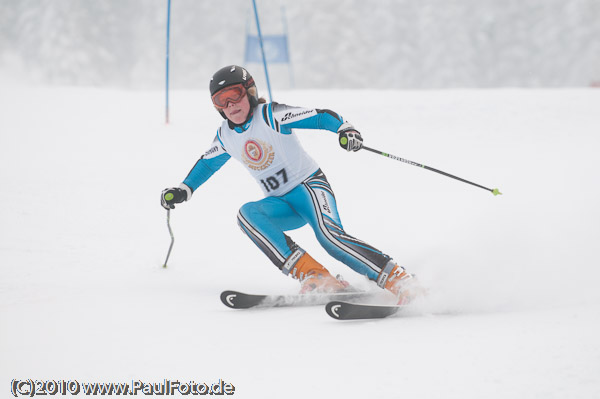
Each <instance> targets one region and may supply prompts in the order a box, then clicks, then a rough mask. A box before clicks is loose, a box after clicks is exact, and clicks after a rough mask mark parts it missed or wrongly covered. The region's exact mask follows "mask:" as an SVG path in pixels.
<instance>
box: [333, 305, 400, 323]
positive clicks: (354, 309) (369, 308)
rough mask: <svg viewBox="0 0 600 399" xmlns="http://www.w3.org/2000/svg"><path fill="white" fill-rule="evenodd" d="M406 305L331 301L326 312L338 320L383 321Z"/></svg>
mask: <svg viewBox="0 0 600 399" xmlns="http://www.w3.org/2000/svg"><path fill="white" fill-rule="evenodd" d="M405 306H406V305H367V304H359V303H349V302H344V301H331V302H329V303H327V305H325V311H326V312H327V314H328V315H329V316H331V317H333V318H334V319H336V320H358V319H383V318H384V317H388V316H391V315H393V314H395V313H397V312H399V311H400V310H402V309H404V308H405Z"/></svg>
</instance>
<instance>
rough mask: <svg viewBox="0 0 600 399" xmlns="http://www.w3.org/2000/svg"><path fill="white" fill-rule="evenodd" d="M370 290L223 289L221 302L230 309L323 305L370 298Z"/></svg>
mask: <svg viewBox="0 0 600 399" xmlns="http://www.w3.org/2000/svg"><path fill="white" fill-rule="evenodd" d="M374 295H375V294H373V293H370V292H363V291H357V292H342V293H335V294H295V295H294V294H292V295H255V294H245V293H243V292H239V291H223V292H222V293H221V302H223V304H224V305H225V306H227V307H229V308H232V309H250V308H273V307H283V306H315V305H325V304H326V303H328V302H331V301H351V300H361V299H366V298H371V297H373V296H374Z"/></svg>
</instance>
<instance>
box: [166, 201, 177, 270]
mask: <svg viewBox="0 0 600 399" xmlns="http://www.w3.org/2000/svg"><path fill="white" fill-rule="evenodd" d="M167 227H168V228H169V234H170V235H171V245H169V252H167V259H165V263H164V264H163V268H166V267H167V262H168V261H169V256H170V255H171V249H173V243H174V242H175V236H174V235H173V230H171V210H170V209H167Z"/></svg>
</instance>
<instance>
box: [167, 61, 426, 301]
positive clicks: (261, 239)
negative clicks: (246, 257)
mask: <svg viewBox="0 0 600 399" xmlns="http://www.w3.org/2000/svg"><path fill="white" fill-rule="evenodd" d="M209 87H210V94H211V96H212V101H213V104H214V106H215V108H216V109H217V111H218V112H219V113H220V114H221V116H222V117H223V118H224V119H225V121H224V122H223V124H222V125H221V127H220V128H219V130H218V131H217V135H216V137H215V139H214V141H213V143H212V145H211V147H210V149H209V150H208V151H207V152H206V153H205V154H204V155H203V156H202V157H201V158H200V159H199V160H198V162H197V163H196V164H195V166H194V167H193V169H192V170H191V171H190V173H189V174H188V175H187V177H186V178H185V180H184V181H183V183H181V185H180V186H179V187H175V188H168V189H165V190H163V192H162V195H161V204H162V206H163V207H164V208H165V209H174V208H175V204H178V203H181V202H184V201H187V200H189V199H190V198H191V197H192V193H193V192H194V191H195V190H196V189H197V188H198V187H199V186H200V185H202V184H203V183H204V182H205V181H207V180H208V179H209V178H210V177H211V176H212V175H213V174H214V173H215V172H216V171H217V170H219V169H220V168H221V166H223V165H224V164H225V163H226V162H227V161H228V160H229V159H230V158H232V157H233V158H235V159H236V160H238V161H240V162H241V163H242V164H243V165H244V166H245V167H246V168H247V170H248V171H249V172H250V174H251V175H252V176H253V177H254V178H255V179H256V181H257V182H258V184H259V185H260V187H261V188H262V190H263V192H264V194H265V198H263V199H262V200H260V201H256V202H249V203H247V204H244V205H243V206H242V207H241V208H240V210H239V213H238V223H239V226H240V227H241V229H242V231H243V232H244V233H246V234H247V235H248V237H250V239H251V240H252V241H253V242H254V243H255V244H256V245H257V246H258V247H259V248H260V249H261V250H262V251H263V252H264V253H265V255H267V257H269V259H270V260H271V261H272V262H273V263H274V264H275V266H277V268H278V269H279V270H281V271H282V272H283V273H284V274H286V275H290V276H291V277H293V278H295V279H298V280H299V281H300V284H301V290H300V292H301V293H308V292H338V291H343V290H344V289H346V288H347V287H348V283H346V282H344V281H343V280H341V279H337V278H335V277H333V276H332V275H331V274H330V273H329V271H328V270H327V269H326V268H325V267H323V266H322V265H321V264H319V263H318V262H317V261H315V260H314V259H313V258H312V257H311V256H310V255H309V254H308V253H307V252H306V251H305V250H303V249H302V248H301V247H300V246H299V245H298V244H296V243H295V242H294V241H293V240H292V239H291V238H290V237H289V236H288V235H286V234H285V232H286V231H288V230H294V229H297V228H299V227H302V226H304V225H305V224H307V223H308V224H309V225H310V227H311V228H312V229H313V230H314V232H315V234H316V236H317V239H318V241H319V243H320V244H321V245H322V246H323V247H324V248H325V250H326V251H327V252H328V253H329V254H330V255H331V256H333V257H334V258H335V259H337V260H339V261H340V262H342V263H344V264H346V265H347V266H349V267H350V268H352V269H353V270H354V271H356V272H358V273H360V274H363V275H365V276H367V277H368V278H369V279H370V280H372V281H375V282H376V283H377V285H378V286H379V287H381V288H384V289H386V290H389V291H390V292H392V293H393V294H394V295H396V296H397V297H398V303H400V304H405V303H408V302H409V301H410V300H411V299H413V296H414V292H413V291H414V289H411V286H413V283H414V281H413V280H414V279H413V276H412V275H410V274H408V273H407V272H406V271H405V270H404V268H403V267H401V266H398V265H397V264H396V262H394V261H393V260H392V259H391V258H390V257H389V256H388V255H385V254H384V253H382V252H381V251H379V250H377V249H375V248H374V247H372V246H370V245H369V244H367V243H365V242H363V241H360V240H358V239H356V238H354V237H353V236H351V235H349V234H347V233H346V231H345V230H344V228H343V227H342V222H341V220H340V216H339V214H338V211H337V205H336V199H335V196H334V194H333V190H332V189H331V186H330V185H329V183H328V181H327V178H326V177H325V174H324V173H323V172H322V171H321V169H320V168H319V166H318V165H317V164H316V162H315V161H314V160H313V159H312V158H311V157H310V156H309V155H308V154H307V153H306V152H305V151H304V149H303V148H302V147H301V145H300V142H299V141H298V139H297V137H296V135H295V134H294V132H293V131H292V129H294V128H300V129H324V130H329V131H332V132H336V133H337V134H338V137H339V143H340V145H341V146H342V148H344V149H345V150H347V151H358V150H360V148H361V146H362V137H361V135H360V133H359V132H358V131H357V130H356V129H355V128H354V127H353V126H352V125H351V124H349V123H348V122H346V121H344V119H343V118H342V117H341V116H340V115H338V114H337V113H335V112H333V111H330V110H327V109H307V108H297V107H290V106H287V105H283V104H278V103H275V102H273V103H270V104H266V103H265V101H264V99H262V98H261V99H259V97H258V91H257V89H256V85H255V83H254V79H253V78H252V76H251V75H250V73H248V71H247V70H246V69H244V68H242V67H240V66H236V65H231V66H227V67H224V68H222V69H220V70H218V71H217V72H216V73H215V74H214V76H213V77H212V79H211V81H210V85H209Z"/></svg>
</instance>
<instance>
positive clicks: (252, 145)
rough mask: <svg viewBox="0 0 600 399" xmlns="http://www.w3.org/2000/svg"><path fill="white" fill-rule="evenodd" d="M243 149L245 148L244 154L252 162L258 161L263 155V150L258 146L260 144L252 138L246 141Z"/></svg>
mask: <svg viewBox="0 0 600 399" xmlns="http://www.w3.org/2000/svg"><path fill="white" fill-rule="evenodd" d="M244 149H245V150H246V156H247V157H248V158H250V160H252V161H254V162H259V161H260V159H261V158H262V157H263V150H262V148H261V147H260V144H258V143H257V142H256V141H254V140H248V141H246V146H245V148H244Z"/></svg>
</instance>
